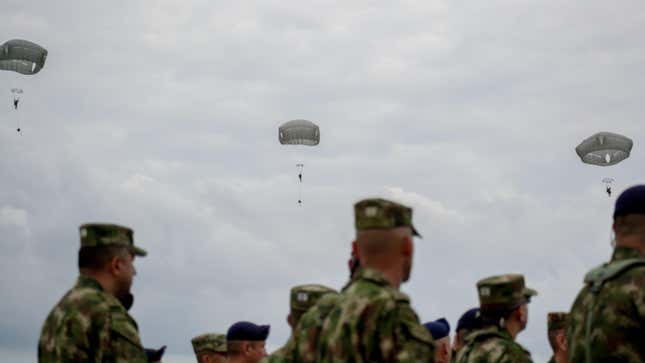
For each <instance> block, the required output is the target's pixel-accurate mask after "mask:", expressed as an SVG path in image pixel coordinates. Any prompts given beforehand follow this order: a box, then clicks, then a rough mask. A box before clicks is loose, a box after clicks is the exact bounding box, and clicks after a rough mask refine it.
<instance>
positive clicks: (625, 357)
mask: <svg viewBox="0 0 645 363" xmlns="http://www.w3.org/2000/svg"><path fill="white" fill-rule="evenodd" d="M630 263H631V264H630ZM585 283H586V286H585V287H584V288H583V289H582V291H581V292H580V293H579V294H578V297H577V298H576V300H575V302H574V303H573V307H572V308H571V313H570V321H569V328H568V329H567V342H568V345H569V362H571V363H580V362H591V361H593V362H609V361H611V362H633V363H643V362H645V257H644V256H642V255H641V254H640V252H639V251H638V250H635V249H630V248H624V247H618V248H616V249H615V251H614V254H613V256H612V258H611V261H610V262H609V263H608V264H605V265H602V266H600V267H598V268H596V269H594V270H592V271H590V272H589V273H588V274H587V276H586V277H585ZM587 329H588V332H587ZM586 337H589V341H588V342H587V341H586V339H587V338H586ZM587 349H588V350H587Z"/></svg>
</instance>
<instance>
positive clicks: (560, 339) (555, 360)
mask: <svg viewBox="0 0 645 363" xmlns="http://www.w3.org/2000/svg"><path fill="white" fill-rule="evenodd" d="M546 320H547V334H548V337H549V345H551V349H553V356H552V357H551V359H549V362H548V363H567V336H566V330H567V313H563V312H559V313H549V314H548V315H547V319H546Z"/></svg>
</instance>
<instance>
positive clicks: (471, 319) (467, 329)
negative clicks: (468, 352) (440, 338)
mask: <svg viewBox="0 0 645 363" xmlns="http://www.w3.org/2000/svg"><path fill="white" fill-rule="evenodd" d="M481 320H482V319H481V314H480V313H479V308H472V309H468V310H467V311H466V312H465V313H463V314H462V315H461V317H460V318H459V320H458V321H457V327H456V328H455V336H454V339H453V340H452V359H451V361H452V362H455V359H456V358H457V352H459V351H460V350H461V348H462V346H463V345H464V344H465V342H466V338H467V337H468V335H469V334H470V333H472V332H474V331H476V330H479V329H481V327H482V322H481Z"/></svg>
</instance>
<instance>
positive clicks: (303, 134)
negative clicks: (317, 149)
mask: <svg viewBox="0 0 645 363" xmlns="http://www.w3.org/2000/svg"><path fill="white" fill-rule="evenodd" d="M278 137H279V139H280V143H281V144H282V145H306V146H316V145H318V143H320V129H319V128H318V125H316V124H315V123H313V122H311V121H307V120H291V121H289V122H285V123H284V124H282V125H281V126H280V128H279V129H278Z"/></svg>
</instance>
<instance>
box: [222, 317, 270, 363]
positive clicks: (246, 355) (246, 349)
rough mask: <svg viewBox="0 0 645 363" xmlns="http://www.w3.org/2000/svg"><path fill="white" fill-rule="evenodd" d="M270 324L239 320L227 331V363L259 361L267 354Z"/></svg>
mask: <svg viewBox="0 0 645 363" xmlns="http://www.w3.org/2000/svg"><path fill="white" fill-rule="evenodd" d="M270 330H271V327H270V326H269V325H255V324H253V323H250V322H248V321H239V322H237V323H235V324H233V325H231V327H230V328H228V332H227V333H226V352H227V357H228V359H227V360H226V362H227V363H258V362H260V361H261V360H262V359H263V358H264V357H266V356H267V352H266V348H265V341H266V340H267V337H268V336H269V331H270Z"/></svg>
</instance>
